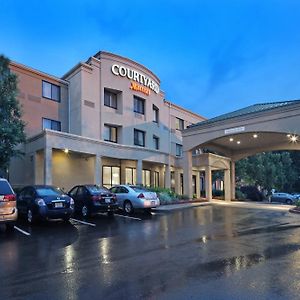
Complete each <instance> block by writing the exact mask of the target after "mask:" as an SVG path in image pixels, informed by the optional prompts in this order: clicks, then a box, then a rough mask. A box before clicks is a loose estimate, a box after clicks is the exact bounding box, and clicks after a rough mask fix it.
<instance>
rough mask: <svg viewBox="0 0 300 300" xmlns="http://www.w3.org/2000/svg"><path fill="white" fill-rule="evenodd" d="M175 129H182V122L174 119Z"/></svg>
mask: <svg viewBox="0 0 300 300" xmlns="http://www.w3.org/2000/svg"><path fill="white" fill-rule="evenodd" d="M175 129H176V130H183V129H184V121H183V120H182V119H179V118H176V123H175Z"/></svg>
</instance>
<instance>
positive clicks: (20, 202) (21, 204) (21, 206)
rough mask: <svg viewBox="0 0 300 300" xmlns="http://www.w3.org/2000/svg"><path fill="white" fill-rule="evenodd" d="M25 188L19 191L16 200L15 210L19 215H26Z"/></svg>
mask: <svg viewBox="0 0 300 300" xmlns="http://www.w3.org/2000/svg"><path fill="white" fill-rule="evenodd" d="M26 191H27V188H24V189H23V190H21V192H20V193H19V195H18V198H17V208H18V211H19V213H20V214H25V213H26V202H25V195H26Z"/></svg>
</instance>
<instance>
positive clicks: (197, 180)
mask: <svg viewBox="0 0 300 300" xmlns="http://www.w3.org/2000/svg"><path fill="white" fill-rule="evenodd" d="M200 182H201V181H200V171H197V175H196V192H197V193H196V196H197V199H199V198H200V196H201V195H200V190H201V186H200Z"/></svg>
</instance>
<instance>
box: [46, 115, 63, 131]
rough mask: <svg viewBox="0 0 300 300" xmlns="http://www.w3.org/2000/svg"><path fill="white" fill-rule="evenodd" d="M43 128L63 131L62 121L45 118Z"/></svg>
mask: <svg viewBox="0 0 300 300" xmlns="http://www.w3.org/2000/svg"><path fill="white" fill-rule="evenodd" d="M43 129H51V130H56V131H61V123H60V122H59V121H54V120H50V119H46V118H43Z"/></svg>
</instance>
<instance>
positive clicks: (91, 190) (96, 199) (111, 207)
mask: <svg viewBox="0 0 300 300" xmlns="http://www.w3.org/2000/svg"><path fill="white" fill-rule="evenodd" d="M68 195H69V196H70V197H72V198H73V199H74V207H75V212H79V213H81V215H82V216H83V217H88V216H90V215H91V214H95V213H97V212H106V213H108V215H113V214H114V211H116V210H117V209H118V204H117V199H116V195H115V194H113V193H111V192H110V191H109V190H108V189H107V188H105V187H102V186H99V185H95V184H86V185H77V186H75V187H73V188H72V189H71V190H70V192H69V193H68Z"/></svg>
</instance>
